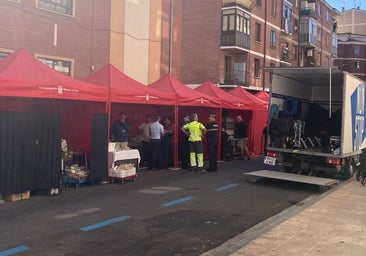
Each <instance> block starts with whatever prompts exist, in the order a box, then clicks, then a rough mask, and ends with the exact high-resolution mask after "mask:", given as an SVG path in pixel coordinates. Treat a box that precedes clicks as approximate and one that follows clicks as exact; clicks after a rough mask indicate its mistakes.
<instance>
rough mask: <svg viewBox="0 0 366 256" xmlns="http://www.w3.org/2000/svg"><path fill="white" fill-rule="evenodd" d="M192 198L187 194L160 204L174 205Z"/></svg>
mask: <svg viewBox="0 0 366 256" xmlns="http://www.w3.org/2000/svg"><path fill="white" fill-rule="evenodd" d="M192 199H193V197H191V196H187V197H183V198H181V199H177V200H174V201H170V202H167V203H164V204H161V206H172V205H175V204H180V203H184V202H187V201H189V200H192Z"/></svg>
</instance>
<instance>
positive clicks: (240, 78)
mask: <svg viewBox="0 0 366 256" xmlns="http://www.w3.org/2000/svg"><path fill="white" fill-rule="evenodd" d="M245 65H246V63H245V62H235V63H234V77H233V80H234V83H239V84H245Z"/></svg>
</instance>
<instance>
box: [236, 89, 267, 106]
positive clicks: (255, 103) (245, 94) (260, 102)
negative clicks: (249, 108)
mask: <svg viewBox="0 0 366 256" xmlns="http://www.w3.org/2000/svg"><path fill="white" fill-rule="evenodd" d="M229 93H230V94H232V95H235V96H237V97H239V98H242V99H246V100H248V101H250V102H251V103H252V104H253V106H254V107H255V108H256V109H261V108H263V109H265V108H267V107H268V106H267V105H268V103H267V102H265V101H264V100H261V99H259V98H258V97H256V96H254V95H253V94H251V93H250V92H248V91H247V90H245V89H244V88H242V87H241V86H237V87H235V88H234V89H232V90H231V91H229Z"/></svg>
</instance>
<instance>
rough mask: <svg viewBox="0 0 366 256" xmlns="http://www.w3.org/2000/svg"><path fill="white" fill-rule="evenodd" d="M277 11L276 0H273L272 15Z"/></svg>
mask: <svg viewBox="0 0 366 256" xmlns="http://www.w3.org/2000/svg"><path fill="white" fill-rule="evenodd" d="M276 13H277V0H273V1H272V12H271V14H272V16H276Z"/></svg>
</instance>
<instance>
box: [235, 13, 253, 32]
mask: <svg viewBox="0 0 366 256" xmlns="http://www.w3.org/2000/svg"><path fill="white" fill-rule="evenodd" d="M249 25H250V23H249V18H248V17H246V16H242V15H236V31H240V32H243V33H244V34H247V35H249Z"/></svg>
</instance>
